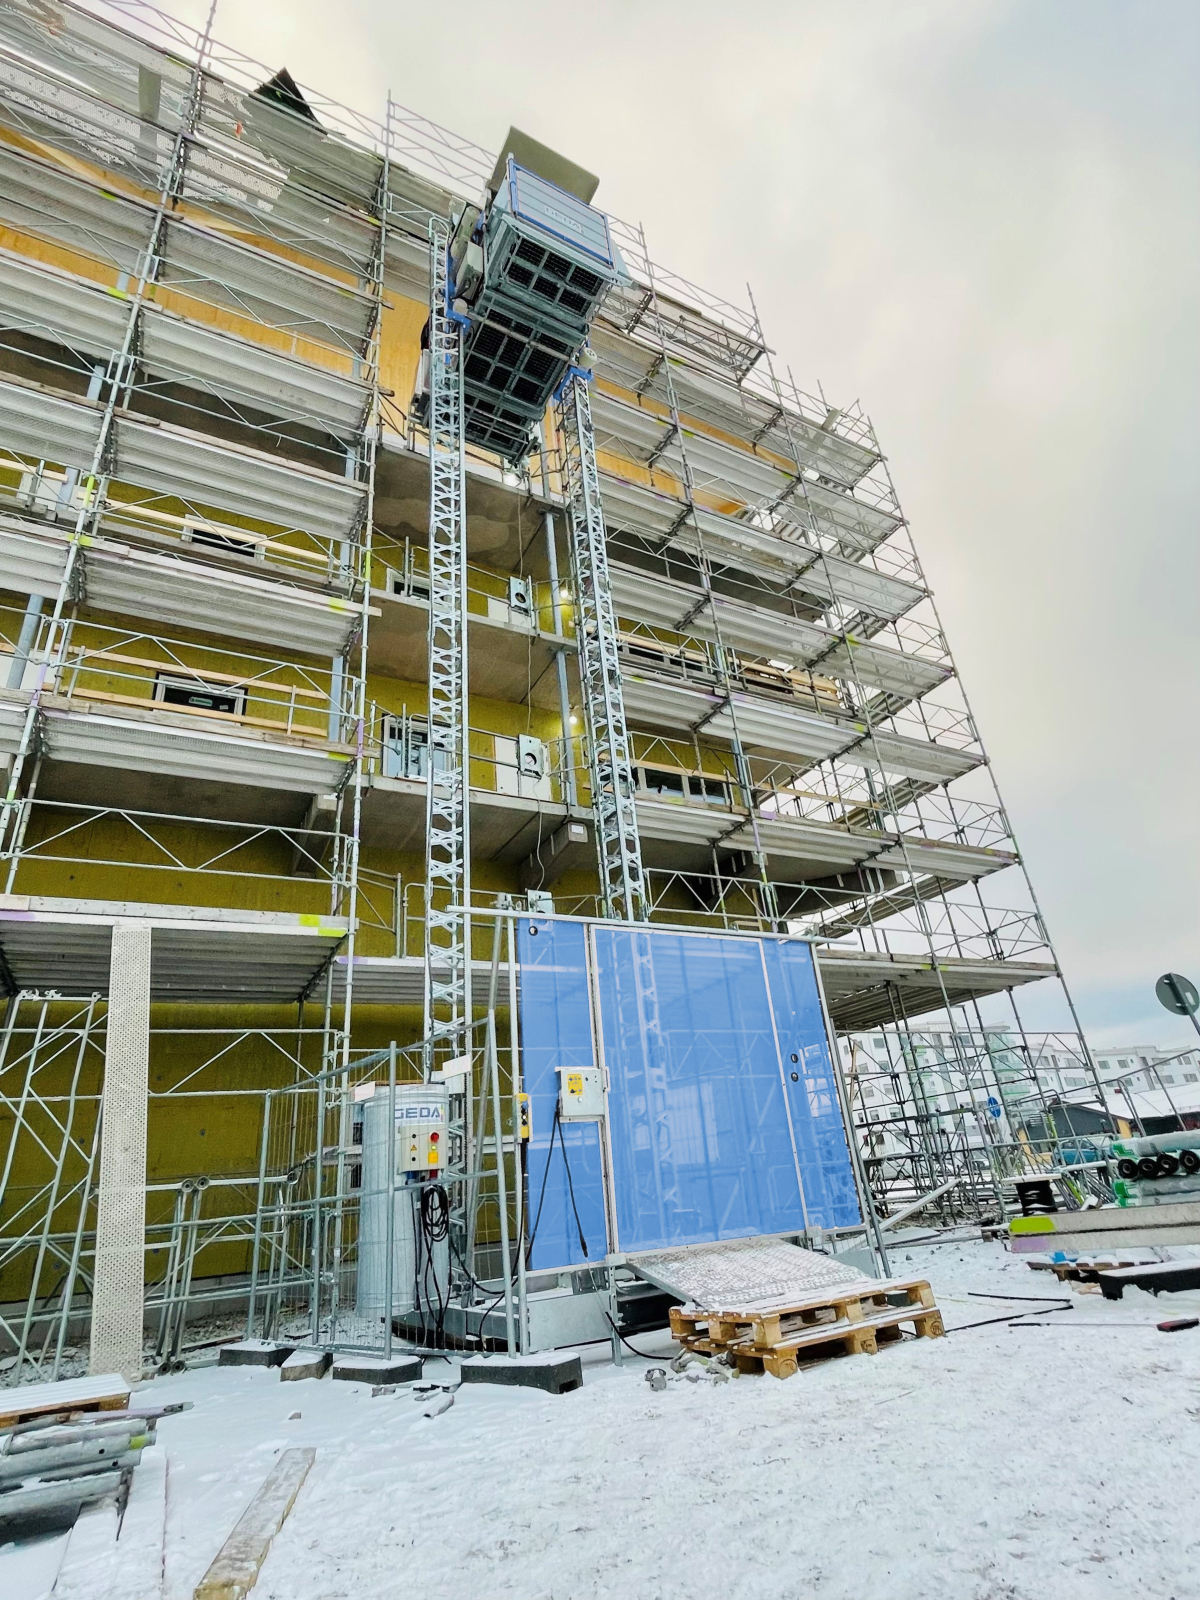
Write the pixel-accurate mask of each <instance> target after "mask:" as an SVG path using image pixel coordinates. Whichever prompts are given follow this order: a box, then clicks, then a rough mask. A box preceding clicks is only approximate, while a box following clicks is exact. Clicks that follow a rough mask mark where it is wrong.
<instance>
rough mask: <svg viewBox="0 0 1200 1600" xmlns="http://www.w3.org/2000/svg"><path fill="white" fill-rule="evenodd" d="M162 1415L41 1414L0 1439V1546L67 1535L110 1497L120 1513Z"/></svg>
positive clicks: (73, 1384)
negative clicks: (85, 1511) (85, 1512)
mask: <svg viewBox="0 0 1200 1600" xmlns="http://www.w3.org/2000/svg"><path fill="white" fill-rule="evenodd" d="M40 1387H42V1388H45V1389H51V1388H56V1389H73V1390H77V1389H78V1388H79V1384H78V1383H77V1382H70V1383H63V1384H45V1385H41V1386H40ZM162 1415H164V1411H163V1409H162V1408H159V1409H155V1410H145V1411H116V1410H106V1411H94V1412H74V1413H73V1412H71V1411H70V1410H69V1409H66V1410H59V1411H52V1412H51V1411H45V1412H42V1413H41V1414H40V1415H38V1416H35V1417H33V1418H32V1419H30V1420H28V1421H24V1422H18V1423H14V1424H13V1425H12V1426H11V1427H9V1428H7V1429H6V1430H5V1431H4V1432H3V1433H0V1543H2V1542H3V1541H4V1540H5V1539H11V1538H18V1537H26V1536H29V1535H33V1534H37V1533H45V1532H49V1531H51V1530H53V1529H57V1528H68V1527H70V1526H71V1525H72V1524H73V1523H74V1521H75V1518H76V1517H77V1516H78V1515H79V1512H80V1510H81V1509H82V1508H83V1507H84V1506H86V1505H92V1504H95V1503H96V1502H98V1501H101V1500H104V1499H106V1498H108V1497H109V1496H115V1497H116V1498H117V1501H118V1503H119V1504H121V1505H123V1504H124V1501H125V1499H126V1498H127V1497H128V1494H129V1483H130V1478H131V1476H132V1473H133V1470H134V1468H135V1467H136V1466H137V1465H138V1462H139V1461H140V1459H141V1454H142V1451H143V1450H144V1449H145V1448H146V1447H147V1446H148V1445H152V1444H153V1443H154V1438H155V1427H156V1424H157V1422H158V1419H159V1417H160V1416H162Z"/></svg>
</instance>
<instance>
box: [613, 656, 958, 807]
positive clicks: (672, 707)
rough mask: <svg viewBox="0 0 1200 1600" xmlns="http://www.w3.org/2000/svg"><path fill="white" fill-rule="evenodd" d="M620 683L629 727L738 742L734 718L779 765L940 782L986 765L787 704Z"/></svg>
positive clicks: (638, 681)
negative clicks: (829, 763)
mask: <svg viewBox="0 0 1200 1600" xmlns="http://www.w3.org/2000/svg"><path fill="white" fill-rule="evenodd" d="M622 682H623V684H624V689H625V705H626V709H627V711H628V714H629V717H630V720H631V721H634V722H638V723H641V724H642V725H643V726H649V727H653V728H656V729H675V730H680V731H684V730H686V731H691V730H693V729H698V728H700V727H701V726H702V727H703V731H704V732H705V733H706V734H707V735H709V736H713V735H715V736H717V737H718V738H722V739H727V738H732V737H733V734H734V722H735V714H736V723H737V730H738V731H739V732H740V734H741V738H742V742H743V743H744V744H745V746H746V748H747V749H749V750H752V751H754V752H756V753H759V754H762V755H767V756H774V757H778V758H780V759H787V758H791V759H796V760H802V761H804V760H813V761H822V760H826V759H828V758H829V757H832V756H838V755H841V756H843V757H844V759H845V760H847V761H850V762H852V763H853V764H854V765H855V766H861V767H870V768H878V769H881V770H883V771H886V772H898V773H902V774H904V775H905V776H907V777H912V778H921V779H926V780H928V781H931V782H934V783H940V782H943V781H944V780H946V779H948V778H953V777H958V776H961V775H962V774H963V773H965V772H970V771H971V770H972V768H974V767H977V766H979V765H980V763H981V761H982V759H983V758H982V756H979V755H976V754H974V753H973V752H971V751H967V750H958V749H955V748H953V747H952V746H947V745H939V744H933V743H930V742H928V741H926V740H922V739H910V738H908V737H907V736H906V735H903V734H897V733H891V732H885V731H880V732H877V733H875V734H874V735H869V734H868V730H867V728H866V726H865V724H862V723H854V722H846V723H841V722H834V721H832V720H831V719H829V718H827V717H821V716H817V715H815V714H813V713H811V712H807V711H802V710H800V709H798V708H793V707H791V706H789V705H787V704H785V703H783V702H782V701H777V700H765V699H761V698H759V697H758V696H752V695H746V694H735V695H733V696H732V700H733V708H734V709H733V711H731V710H730V709H729V706H728V705H727V704H726V703H725V702H724V701H723V698H722V697H721V696H720V695H718V694H715V693H713V692H710V691H706V690H704V689H701V688H696V687H693V686H692V685H690V684H684V683H671V682H667V681H663V680H661V679H654V678H649V677H644V676H642V675H640V674H638V673H635V672H629V671H625V672H623V673H622Z"/></svg>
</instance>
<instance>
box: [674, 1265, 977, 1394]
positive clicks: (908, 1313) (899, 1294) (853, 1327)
mask: <svg viewBox="0 0 1200 1600" xmlns="http://www.w3.org/2000/svg"><path fill="white" fill-rule="evenodd" d="M906 1328H911V1329H912V1331H913V1332H914V1333H915V1334H916V1336H917V1337H918V1338H925V1339H936V1338H938V1337H939V1336H940V1335H941V1334H943V1333H944V1332H945V1329H944V1327H943V1326H942V1316H941V1312H940V1311H939V1310H938V1308H937V1306H936V1305H935V1304H934V1299H933V1290H932V1289H931V1288H930V1287H929V1284H928V1282H927V1281H926V1279H924V1278H885V1279H874V1278H862V1279H859V1280H856V1281H855V1282H853V1283H849V1284H839V1285H836V1286H832V1285H831V1286H830V1287H828V1288H826V1289H823V1290H820V1291H817V1292H814V1293H813V1294H812V1295H810V1296H807V1297H804V1298H797V1299H791V1300H775V1301H771V1302H763V1303H754V1304H750V1305H744V1306H741V1307H738V1308H736V1309H731V1308H722V1309H720V1310H714V1309H713V1308H711V1307H709V1308H707V1309H706V1308H698V1307H685V1306H674V1307H672V1310H671V1332H672V1334H673V1335H674V1337H675V1338H676V1339H677V1340H678V1341H679V1343H680V1344H682V1345H683V1346H684V1348H685V1349H688V1350H695V1351H698V1352H699V1353H701V1354H703V1355H709V1356H717V1357H720V1358H721V1359H723V1360H724V1361H726V1362H727V1363H728V1365H730V1366H732V1367H736V1368H737V1369H738V1371H739V1372H769V1373H771V1374H772V1376H773V1377H776V1378H790V1377H791V1376H792V1374H793V1373H794V1372H797V1371H798V1370H799V1368H800V1365H801V1363H802V1362H804V1363H805V1364H808V1363H811V1362H813V1361H819V1360H824V1359H826V1358H827V1357H829V1356H832V1355H860V1354H861V1355H874V1354H875V1353H876V1351H877V1350H878V1348H879V1346H880V1345H881V1344H885V1343H889V1342H898V1341H899V1340H901V1339H902V1338H903V1337H904V1333H905V1329H906Z"/></svg>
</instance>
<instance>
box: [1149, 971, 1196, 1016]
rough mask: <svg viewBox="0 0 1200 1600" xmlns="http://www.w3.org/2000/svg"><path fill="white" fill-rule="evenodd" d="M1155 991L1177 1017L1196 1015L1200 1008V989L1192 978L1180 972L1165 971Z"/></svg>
mask: <svg viewBox="0 0 1200 1600" xmlns="http://www.w3.org/2000/svg"><path fill="white" fill-rule="evenodd" d="M1154 992H1155V994H1156V995H1157V996H1158V998H1159V1000H1160V1001H1161V1003H1162V1004H1163V1005H1164V1006H1166V1008H1167V1010H1168V1011H1173V1012H1174V1013H1175V1015H1176V1016H1177V1017H1194V1016H1195V1015H1196V1012H1197V1011H1198V1010H1200V990H1197V988H1196V985H1195V984H1194V983H1193V982H1192V980H1191V979H1190V978H1185V977H1183V976H1182V975H1181V974H1180V973H1178V972H1164V973H1163V975H1162V977H1161V978H1160V979H1159V980H1158V982H1157V983H1156V984H1155V985H1154Z"/></svg>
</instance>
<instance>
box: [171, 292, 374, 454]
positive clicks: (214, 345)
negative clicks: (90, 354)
mask: <svg viewBox="0 0 1200 1600" xmlns="http://www.w3.org/2000/svg"><path fill="white" fill-rule="evenodd" d="M141 353H142V358H143V361H144V364H145V366H146V367H147V368H148V369H149V371H150V372H151V373H152V374H154V375H155V376H157V377H170V378H172V379H174V380H175V381H176V382H180V383H187V384H190V385H193V386H196V387H201V386H204V385H212V386H213V387H214V388H215V389H217V390H219V391H220V392H221V393H222V394H224V395H227V396H229V397H230V398H232V399H234V400H240V401H242V402H243V403H244V404H246V405H249V406H252V407H253V408H255V409H256V410H259V411H262V412H265V413H266V414H267V415H269V416H273V417H283V418H290V419H295V420H298V421H306V422H310V423H314V424H317V425H321V424H327V425H328V426H329V427H331V428H332V429H334V430H335V431H337V430H341V431H350V430H352V429H355V428H357V427H358V426H359V423H360V422H361V420H362V417H363V415H364V412H365V409H366V405H367V398H368V390H367V388H366V386H365V385H363V384H361V383H355V382H353V381H352V380H351V379H349V378H346V377H342V376H341V375H340V374H338V373H336V372H331V371H330V370H329V369H328V368H327V367H322V366H318V365H315V364H312V363H309V362H304V361H296V360H293V359H292V358H291V357H289V356H285V355H282V354H281V353H280V352H278V351H276V350H271V349H269V348H268V347H267V346H265V345H261V344H254V343H251V342H249V341H247V340H244V339H238V338H234V337H233V336H232V335H229V334H225V333H220V332H218V331H217V330H216V329H214V328H209V327H205V326H204V325H202V324H200V323H196V322H188V321H185V319H184V318H183V317H179V316H175V315H173V314H172V313H170V312H164V311H158V312H154V311H148V312H147V314H146V315H145V317H144V318H143V320H142V326H141ZM197 380H199V382H198V383H197Z"/></svg>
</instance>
